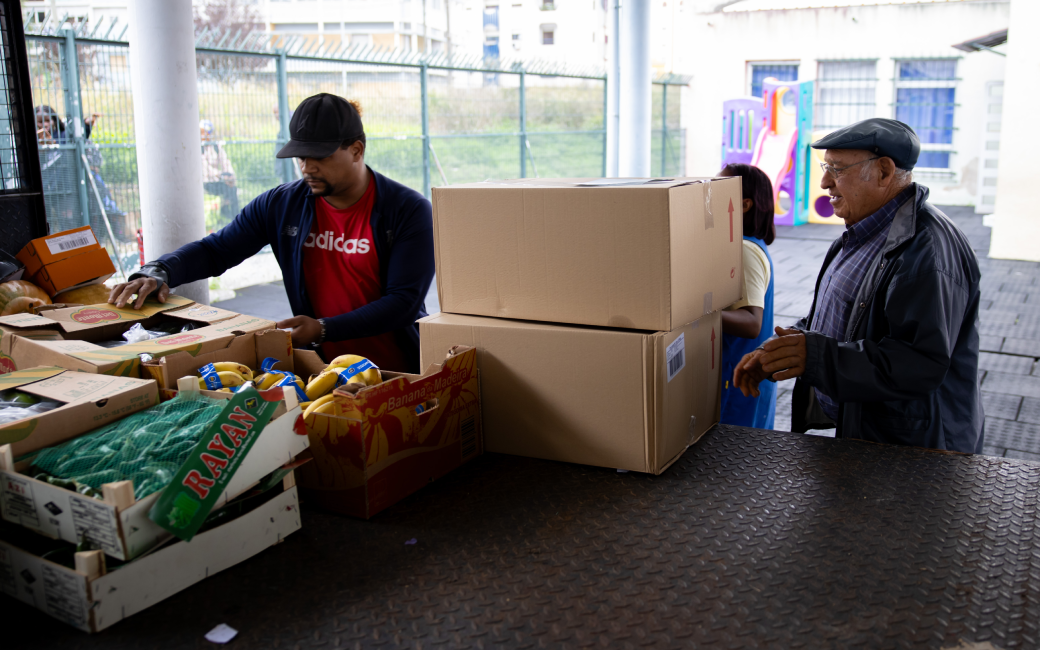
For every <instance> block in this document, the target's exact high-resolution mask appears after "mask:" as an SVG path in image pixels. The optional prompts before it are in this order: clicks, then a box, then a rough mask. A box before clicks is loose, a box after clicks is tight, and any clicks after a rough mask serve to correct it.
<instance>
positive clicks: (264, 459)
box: [0, 377, 308, 560]
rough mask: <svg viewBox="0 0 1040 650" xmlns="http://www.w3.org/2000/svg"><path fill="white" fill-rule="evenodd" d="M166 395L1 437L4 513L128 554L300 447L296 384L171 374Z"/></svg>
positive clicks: (189, 531)
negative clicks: (56, 428)
mask: <svg viewBox="0 0 1040 650" xmlns="http://www.w3.org/2000/svg"><path fill="white" fill-rule="evenodd" d="M178 388H179V390H178V393H177V395H176V397H174V398H173V399H171V400H168V401H165V402H162V403H161V404H159V405H157V406H153V407H152V408H150V409H148V410H145V411H141V412H139V413H136V414H134V415H131V416H129V417H126V418H124V419H122V420H120V421H118V422H113V423H111V424H109V425H106V426H103V427H101V428H99V429H97V430H94V431H91V432H90V433H87V434H84V435H82V436H79V437H76V438H73V439H71V440H68V441H66V442H64V443H62V444H59V445H55V446H52V447H47V448H44V449H39V450H36V451H33V452H31V453H28V454H25V455H23V456H20V457H15V456H14V454H13V453H12V450H11V447H10V446H4V447H0V480H2V482H3V490H2V491H0V510H2V514H3V518H4V519H5V520H6V521H9V522H12V523H16V524H20V525H22V526H25V527H27V528H30V529H32V530H34V531H36V532H38V533H41V534H43V535H46V536H48V537H52V538H56V539H62V540H65V541H68V542H72V543H74V544H80V545H83V546H84V547H85V548H94V549H99V550H101V551H104V553H105V554H107V555H109V556H111V557H113V558H116V559H119V560H131V559H133V558H135V557H138V556H140V555H141V554H142V553H144V552H146V551H148V550H149V549H151V548H153V547H154V546H155V545H157V544H159V543H161V542H163V541H165V540H167V539H169V538H170V537H171V535H176V536H177V537H180V538H181V539H185V540H190V539H191V537H192V536H193V535H194V534H195V532H196V531H197V530H198V526H199V525H200V523H201V522H202V521H203V520H204V519H205V518H206V516H207V515H208V514H209V513H210V512H211V511H213V510H218V509H220V508H221V507H223V506H224V505H225V504H226V503H227V502H228V501H230V500H231V499H233V498H235V497H236V496H238V495H239V494H242V493H243V492H244V491H245V490H247V489H249V488H250V487H251V486H252V485H254V484H255V483H256V482H257V481H259V480H260V479H261V478H262V477H264V476H265V475H267V474H269V473H271V472H273V471H275V470H277V469H278V468H279V467H281V466H283V465H284V464H286V463H287V462H290V461H291V460H292V459H293V458H294V457H295V456H296V455H297V454H299V453H300V452H302V451H303V450H304V449H306V448H307V447H308V438H307V431H306V427H305V426H304V424H303V418H302V415H301V409H300V407H299V405H298V403H297V400H296V394H295V393H294V392H291V391H284V392H283V390H282V389H281V388H273V389H270V390H266V391H262V392H261V391H257V390H256V389H255V388H253V387H252V385H246V386H245V387H244V389H243V390H240V391H239V392H237V393H218V392H210V391H200V390H199V387H198V378H197V377H185V378H183V379H182V380H180V381H179V382H178Z"/></svg>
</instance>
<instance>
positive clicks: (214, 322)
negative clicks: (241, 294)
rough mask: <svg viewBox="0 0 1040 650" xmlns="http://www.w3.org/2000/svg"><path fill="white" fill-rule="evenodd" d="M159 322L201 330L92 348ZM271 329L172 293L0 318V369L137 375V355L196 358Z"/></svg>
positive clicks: (269, 324) (253, 319) (262, 322)
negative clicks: (132, 305)
mask: <svg viewBox="0 0 1040 650" xmlns="http://www.w3.org/2000/svg"><path fill="white" fill-rule="evenodd" d="M164 319H171V320H174V321H184V322H185V323H192V324H194V325H196V326H198V325H202V327H199V328H198V329H194V330H190V331H187V332H182V333H179V334H171V335H170V336H164V337H161V338H157V339H150V340H147V341H142V342H140V343H131V344H127V345H123V346H120V347H115V348H104V347H101V346H100V345H97V344H96V343H97V342H99V341H112V340H119V339H121V338H122V335H123V332H125V331H126V330H128V329H129V328H130V327H132V326H133V325H134V324H135V323H140V324H141V325H142V326H143V327H145V328H146V329H147V328H148V327H149V325H153V324H155V323H157V322H158V321H160V320H164ZM273 328H274V323H273V322H271V321H269V320H266V319H263V318H258V317H255V316H245V315H242V314H236V313H235V312H232V311H228V310H226V309H220V308H219V307H211V306H208V305H199V304H196V303H194V302H192V301H191V300H188V299H187V298H182V297H180V296H172V295H171V296H169V297H168V298H167V301H166V302H165V303H160V302H157V301H147V302H146V303H145V305H144V307H143V308H142V309H140V310H137V309H127V308H123V309H119V308H117V307H115V306H113V305H108V304H103V305H89V306H79V307H64V308H60V309H49V310H43V311H41V312H40V313H39V314H15V315H12V316H0V370H7V371H8V372H9V371H10V370H16V369H18V368H28V367H32V366H40V365H52V366H61V367H63V368H68V369H71V370H80V371H83V372H92V373H97V374H105V375H120V376H124V377H139V376H142V375H141V358H140V355H141V354H149V355H151V356H152V357H153V358H159V357H163V356H167V355H171V354H173V353H175V352H180V351H183V352H186V353H187V354H189V355H191V356H193V357H198V356H199V355H204V354H209V353H212V352H216V351H219V350H225V349H227V348H228V347H231V346H232V345H233V341H234V339H235V338H236V337H241V336H247V337H248V338H249V340H250V343H248V344H246V343H240V344H241V345H251V344H252V335H253V333H254V332H259V331H265V330H269V329H273ZM222 360H223V359H222ZM229 360H230V359H229ZM161 376H165V373H162V374H161Z"/></svg>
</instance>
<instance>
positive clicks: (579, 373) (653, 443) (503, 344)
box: [419, 312, 722, 474]
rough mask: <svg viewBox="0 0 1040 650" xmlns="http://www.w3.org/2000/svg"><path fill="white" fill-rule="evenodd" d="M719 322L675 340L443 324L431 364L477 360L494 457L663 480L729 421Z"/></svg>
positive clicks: (485, 322) (430, 327) (510, 324)
mask: <svg viewBox="0 0 1040 650" xmlns="http://www.w3.org/2000/svg"><path fill="white" fill-rule="evenodd" d="M720 319H721V317H720V314H719V312H713V313H711V314H708V315H707V316H703V317H701V318H700V319H698V320H696V321H694V322H692V323H689V324H687V325H683V326H681V327H678V328H676V329H674V330H672V331H671V332H638V331H632V330H612V329H596V328H587V327H578V326H572V325H555V324H548V323H532V322H527V321H519V320H505V319H498V318H483V317H477V316H461V315H457V314H447V313H443V312H442V313H440V314H434V315H432V316H428V317H426V318H424V319H422V320H420V321H419V337H420V340H421V342H422V363H424V364H425V363H429V362H430V361H431V360H434V359H438V358H440V357H441V356H442V355H443V354H444V352H445V351H446V350H448V349H449V348H450V347H451V346H454V345H469V346H473V347H475V348H477V350H478V367H479V368H480V389H481V398H482V413H483V420H484V431H485V446H486V447H485V448H486V449H487V450H488V451H491V452H499V453H504V454H515V455H519V456H532V457H535V458H547V459H551V460H561V461H566V462H571V463H581V464H585V465H599V466H603V467H616V468H618V469H626V470H634V471H639V472H648V473H652V474H660V473H661V472H663V471H664V470H665V469H666V468H667V467H668V466H669V465H671V464H672V463H673V462H675V460H676V459H677V458H678V457H679V456H680V455H681V454H682V453H683V451H685V450H686V448H687V447H689V446H690V445H691V444H693V443H694V442H696V441H697V440H698V439H699V438H700V437H701V435H703V434H704V432H705V431H707V430H708V429H709V428H711V426H712V425H714V424H715V423H716V422H718V419H719V400H720V396H721V390H720V386H719V376H720V375H719V373H720V368H721V354H722V328H721V320H720Z"/></svg>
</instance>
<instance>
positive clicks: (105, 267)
mask: <svg viewBox="0 0 1040 650" xmlns="http://www.w3.org/2000/svg"><path fill="white" fill-rule="evenodd" d="M115 272H116V267H114V266H112V259H111V258H110V257H109V256H108V251H107V250H105V249H104V248H95V249H92V250H88V251H86V252H85V253H82V254H81V255H75V256H73V257H69V258H66V259H63V260H58V261H57V262H51V263H50V264H44V265H43V268H41V269H40V270H39V271H37V272H36V273H35V274H33V276H32V278H31V279H32V282H33V284H35V285H36V286H38V287H40V288H41V289H43V290H44V291H46V292H47V293H49V294H50V295H52V296H54V295H57V294H59V293H61V292H62V291H65V290H67V289H72V288H73V287H79V286H83V285H87V284H100V283H102V282H104V281H105V280H107V279H109V278H110V277H112V274H113V273H115Z"/></svg>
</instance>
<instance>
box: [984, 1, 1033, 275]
mask: <svg viewBox="0 0 1040 650" xmlns="http://www.w3.org/2000/svg"><path fill="white" fill-rule="evenodd" d="M1008 25H1010V28H1009V29H1008V47H1007V66H1006V67H1005V68H1004V108H1003V119H1002V120H1001V125H1000V163H999V166H998V168H997V203H996V206H995V210H994V212H993V217H992V220H993V236H992V239H991V240H990V245H989V256H990V257H996V258H1000V259H1014V260H1029V261H1032V262H1040V244H1038V243H1037V242H1040V211H1038V210H1037V208H1036V189H1035V184H1036V169H1035V167H1036V152H1037V150H1038V149H1040V135H1038V132H1037V128H1036V102H1037V99H1040V93H1038V92H1037V88H1036V81H1037V79H1040V39H1037V38H1035V37H1033V36H1032V35H1031V34H1030V27H1031V26H1035V25H1040V2H1037V1H1036V0H1012V2H1011V16H1010V19H1009V20H1008Z"/></svg>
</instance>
